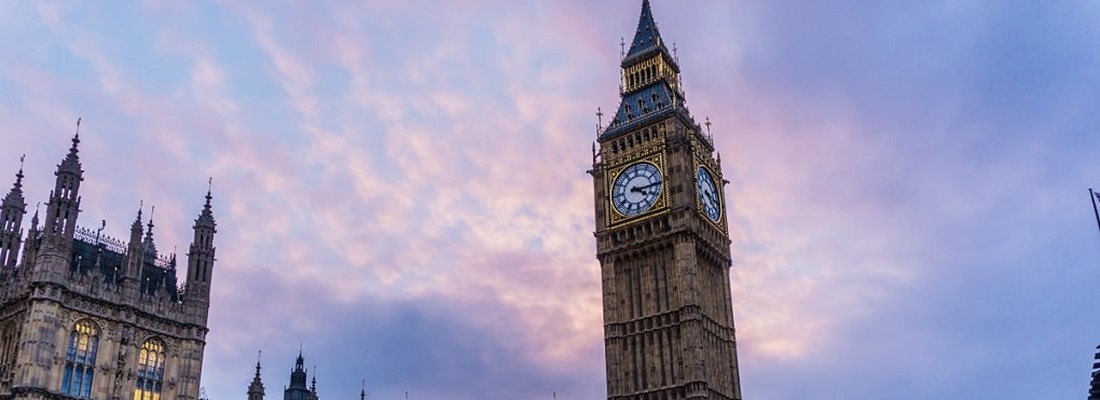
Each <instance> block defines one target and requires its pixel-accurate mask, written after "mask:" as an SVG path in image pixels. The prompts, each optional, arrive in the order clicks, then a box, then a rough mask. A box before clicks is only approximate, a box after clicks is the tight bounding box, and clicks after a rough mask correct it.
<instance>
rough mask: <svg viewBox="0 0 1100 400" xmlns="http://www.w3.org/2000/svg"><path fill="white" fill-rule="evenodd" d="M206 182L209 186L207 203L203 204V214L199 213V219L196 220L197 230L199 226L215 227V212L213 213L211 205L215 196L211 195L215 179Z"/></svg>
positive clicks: (207, 188)
mask: <svg viewBox="0 0 1100 400" xmlns="http://www.w3.org/2000/svg"><path fill="white" fill-rule="evenodd" d="M206 182H207V186H206V203H205V204H203V206H202V212H200V213H199V219H197V220H195V225H196V226H195V227H196V228H197V227H199V226H206V227H210V228H213V227H214V225H215V223H214V211H213V208H212V206H211V205H210V201H211V200H213V199H214V196H213V195H211V192H212V188H213V186H214V178H213V177H211V178H210V179H208V180H207V181H206Z"/></svg>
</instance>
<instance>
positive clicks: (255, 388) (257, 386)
mask: <svg viewBox="0 0 1100 400" xmlns="http://www.w3.org/2000/svg"><path fill="white" fill-rule="evenodd" d="M260 354H263V353H260ZM258 358H259V357H257V360H256V375H255V376H253V377H252V383H251V384H249V385H248V400H264V383H263V381H262V380H260V360H259V359H258Z"/></svg>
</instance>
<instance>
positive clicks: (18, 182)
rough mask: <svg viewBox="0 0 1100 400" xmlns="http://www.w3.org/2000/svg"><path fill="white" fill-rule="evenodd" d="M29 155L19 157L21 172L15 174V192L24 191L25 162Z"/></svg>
mask: <svg viewBox="0 0 1100 400" xmlns="http://www.w3.org/2000/svg"><path fill="white" fill-rule="evenodd" d="M26 158H27V155H26V154H24V155H21V156H19V172H16V173H15V187H14V189H15V190H22V189H23V161H24V160H26Z"/></svg>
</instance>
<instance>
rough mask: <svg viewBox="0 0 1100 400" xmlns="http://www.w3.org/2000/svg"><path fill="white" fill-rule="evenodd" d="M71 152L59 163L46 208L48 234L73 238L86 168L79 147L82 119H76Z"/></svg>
mask: <svg viewBox="0 0 1100 400" xmlns="http://www.w3.org/2000/svg"><path fill="white" fill-rule="evenodd" d="M72 142H73V145H72V147H70V148H69V154H68V155H66V156H65V158H64V159H63V160H61V164H58V165H57V172H54V175H56V176H57V180H56V181H55V183H54V189H53V192H52V193H50V203H49V205H48V206H47V208H46V229H45V231H46V234H48V235H60V236H62V237H64V238H69V239H71V238H72V237H73V233H74V231H75V230H76V220H77V216H78V214H80V195H79V193H80V182H81V181H83V180H84V170H83V169H82V168H81V166H80V157H79V156H78V155H77V153H78V150H77V147H78V145H79V144H80V119H79V118H77V120H76V134H75V135H74V136H73V139H72Z"/></svg>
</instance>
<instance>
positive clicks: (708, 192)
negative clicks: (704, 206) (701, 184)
mask: <svg viewBox="0 0 1100 400" xmlns="http://www.w3.org/2000/svg"><path fill="white" fill-rule="evenodd" d="M703 193H705V194H706V195H707V197H710V201H713V202H714V204H718V196H715V195H714V192H712V191H709V190H708V191H706V192H703Z"/></svg>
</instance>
